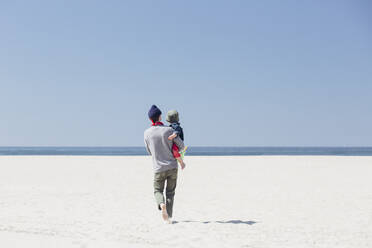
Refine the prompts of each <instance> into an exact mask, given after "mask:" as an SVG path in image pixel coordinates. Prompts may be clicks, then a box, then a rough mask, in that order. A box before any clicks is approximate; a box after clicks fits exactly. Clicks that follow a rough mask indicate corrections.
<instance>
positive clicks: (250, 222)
mask: <svg viewBox="0 0 372 248" xmlns="http://www.w3.org/2000/svg"><path fill="white" fill-rule="evenodd" d="M191 222H194V223H202V224H212V223H219V224H245V225H253V224H256V223H257V222H256V221H252V220H248V221H243V220H223V221H222V220H217V221H197V220H181V221H175V222H174V224H177V223H191Z"/></svg>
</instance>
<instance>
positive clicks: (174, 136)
mask: <svg viewBox="0 0 372 248" xmlns="http://www.w3.org/2000/svg"><path fill="white" fill-rule="evenodd" d="M176 137H177V134H176V133H174V134H172V135H171V136H169V137H168V139H169V140H173V139H174V138H176Z"/></svg>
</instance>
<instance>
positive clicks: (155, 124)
mask: <svg viewBox="0 0 372 248" xmlns="http://www.w3.org/2000/svg"><path fill="white" fill-rule="evenodd" d="M152 126H164V124H163V122H161V121H157V122H152Z"/></svg>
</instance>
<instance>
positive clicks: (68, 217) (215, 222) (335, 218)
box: [0, 156, 372, 248]
mask: <svg viewBox="0 0 372 248" xmlns="http://www.w3.org/2000/svg"><path fill="white" fill-rule="evenodd" d="M185 161H186V163H187V167H186V169H185V170H183V171H182V170H180V169H179V172H178V186H177V189H176V195H175V203H174V204H175V205H174V221H175V223H174V224H172V225H169V224H164V223H163V222H162V220H161V217H160V212H159V211H158V210H157V209H156V205H155V201H154V196H153V181H152V178H153V172H152V164H151V158H150V157H149V156H0V166H1V173H0V247H6V248H14V247H17V248H18V247H27V248H34V247H35V248H36V247H37V248H44V247H45V248H51V247H61V248H62V247H63V248H69V247H79V248H89V247H105V248H106V247H262V248H267V247H296V248H297V247H350V248H351V247H353V248H354V247H358V248H363V247H366V248H367V247H372V179H371V178H372V157H371V156H360V157H359V156H232V157H228V156H220V157H213V156H210V157H208V156H204V157H202V156H201V157H198V156H195V157H191V156H189V157H186V158H185Z"/></svg>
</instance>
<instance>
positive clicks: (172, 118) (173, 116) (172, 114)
mask: <svg viewBox="0 0 372 248" xmlns="http://www.w3.org/2000/svg"><path fill="white" fill-rule="evenodd" d="M166 120H167V122H170V123H175V122H179V120H180V119H179V117H178V112H177V110H170V111H168V113H167V119H166Z"/></svg>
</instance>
